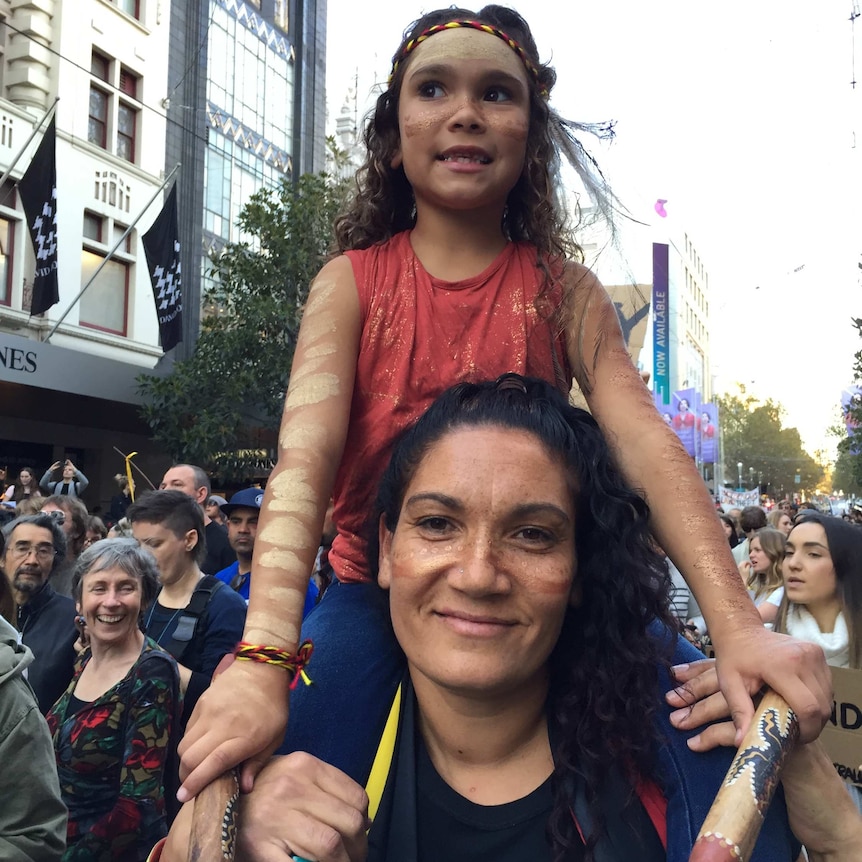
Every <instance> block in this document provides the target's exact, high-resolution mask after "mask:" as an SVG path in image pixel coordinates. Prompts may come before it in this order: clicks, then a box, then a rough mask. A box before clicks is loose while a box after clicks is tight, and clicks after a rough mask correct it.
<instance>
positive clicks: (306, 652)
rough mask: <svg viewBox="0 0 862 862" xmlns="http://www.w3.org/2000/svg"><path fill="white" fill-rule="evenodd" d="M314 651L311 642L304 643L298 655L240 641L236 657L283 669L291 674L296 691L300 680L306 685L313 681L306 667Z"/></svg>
mask: <svg viewBox="0 0 862 862" xmlns="http://www.w3.org/2000/svg"><path fill="white" fill-rule="evenodd" d="M313 650H314V645H313V644H312V642H311V641H303V642H302V644H300V647H299V649H298V650H297V651H296V654H294V653H292V652H290V651H289V650H286V649H279V648H278V647H274V646H264V645H263V644H250V643H246V642H245V641H240V642H239V643H238V644H237V645H236V649H235V650H234V655H235V656H236V657H237V658H238V659H242V660H243V661H257V662H261V663H263V664H274V665H275V666H276V667H283V668H284V669H285V670H286V671H288V672H289V673H290V674H291V677H292V679H291V683H290V687H291V689H294V688H296V686H297V684H298V683H299V680H300V678H301V679H302V681H303V682H304V683H305V684H306V685H311V680H310V679H309V677H308V674H307V673H306V672H305V666H306V665H307V664H308V660H309V659H310V658H311V653H312V652H313Z"/></svg>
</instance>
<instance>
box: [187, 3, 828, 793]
mask: <svg viewBox="0 0 862 862" xmlns="http://www.w3.org/2000/svg"><path fill="white" fill-rule="evenodd" d="M555 77H556V76H555V73H554V71H553V69H551V68H550V67H549V66H546V65H543V64H542V63H541V62H540V60H539V56H538V51H537V48H536V46H535V43H534V41H533V38H532V35H531V33H530V30H529V27H528V26H527V24H526V22H525V21H524V20H523V19H522V18H521V17H520V16H519V15H518V14H517V13H515V12H514V11H512V10H510V9H506V8H504V7H499V6H489V7H487V8H485V9H484V10H482V11H481V12H479V13H478V14H476V13H473V12H470V11H467V10H462V9H443V10H439V11H437V12H432V13H429V14H428V15H425V16H424V17H423V18H422V19H420V20H419V21H418V22H416V24H415V25H413V26H412V27H411V28H410V31H409V32H408V33H407V35H406V37H405V39H404V41H403V43H402V45H401V46H400V47H399V49H398V51H397V53H396V55H395V57H394V62H393V67H392V76H391V80H390V83H389V85H388V87H387V89H386V90H385V91H384V92H383V93H382V95H381V96H380V97H379V99H378V101H377V106H376V109H375V111H374V114H373V116H372V117H371V118H370V119H369V121H368V125H367V127H366V131H365V142H366V145H367V147H368V157H367V160H366V163H365V165H364V167H363V169H362V170H361V171H360V175H359V177H358V190H357V194H356V197H355V199H354V202H353V204H352V206H351V208H350V209H349V210H348V212H347V213H346V214H345V215H344V216H343V217H342V218H341V219H340V220H339V222H338V223H337V226H336V232H337V238H338V243H339V249H340V251H341V252H343V253H342V254H341V255H340V256H338V257H336V258H334V259H333V260H331V261H330V262H329V263H327V264H326V265H325V266H324V267H323V269H322V270H321V272H320V273H319V275H318V276H317V278H316V279H315V280H314V283H313V285H312V287H311V291H310V293H309V297H308V302H307V304H306V308H305V312H304V317H303V321H302V328H301V332H300V336H299V341H298V344H297V349H296V353H295V357H294V361H293V367H292V372H291V380H290V385H289V388H288V392H287V398H286V403H285V413H284V419H283V422H282V429H281V434H280V439H279V460H278V464H277V466H276V469H275V470H274V471H273V474H272V476H271V479H270V481H269V483H268V485H267V488H266V495H265V498H264V504H263V508H262V510H261V516H260V523H259V529H258V535H257V541H256V545H255V557H254V566H253V577H252V590H251V598H250V604H249V614H248V619H247V623H246V628H245V633H244V639H245V641H246V643H247V646H246V647H244V649H245V650H246V657H251V656H254V655H257V656H258V657H259V658H260V657H262V656H264V655H265V651H261V650H259V649H257V647H260V646H269V647H277V648H280V649H281V650H286V651H288V652H291V653H293V652H295V651H296V649H297V647H298V645H299V642H300V639H301V638H300V620H301V616H302V606H303V599H304V596H305V592H306V586H307V584H308V579H309V575H310V573H311V571H312V567H313V564H314V559H315V554H316V552H317V548H318V544H319V540H320V535H321V530H322V524H323V518H324V513H325V511H326V508H327V503H328V501H329V497H330V494H332V496H333V497H334V500H335V514H334V520H335V524H336V527H337V530H338V535H337V536H336V538H335V541H334V543H333V546H332V550H331V552H330V562H331V563H332V565H333V568H334V571H335V573H336V576H337V578H338V582H337V583H335V584H333V586H332V587H331V588H330V589H329V590H328V591H327V595H326V600H325V601H324V602H322V603H321V605H320V606H319V607H318V608H317V609H316V610H315V612H314V613H313V614H311V615H310V617H309V619H308V622H307V625H306V628H305V630H304V631H303V636H304V637H310V638H311V639H312V640H314V639H315V638H316V641H315V654H314V658H313V662H314V664H313V666H315V667H318V668H319V669H321V672H323V670H324V668H325V670H326V673H325V675H326V676H327V678H330V679H331V678H332V677H331V676H330V675H329V671H330V668H331V666H334V667H335V668H336V670H337V672H338V673H339V674H340V676H339V677H337V678H338V679H340V680H341V681H342V683H341V687H340V688H339V687H338V686H332V685H330V686H329V687H328V688H329V690H328V691H323V687H322V686H310V687H308V688H304V687H302V686H300V689H303V688H304V690H302V691H301V692H299V689H298V690H297V691H295V692H294V693H293V695H292V697H291V715H292V716H293V718H294V720H293V721H291V725H290V728H289V730H288V743H289V744H290V746H291V747H295V748H303V747H306V745H307V744H308V741H307V740H306V739H304V738H303V736H302V731H303V728H310V727H311V725H312V724H313V725H318V724H319V723H320V721H321V720H323V721H325V722H326V724H327V725H328V727H329V728H331V729H332V738H331V739H330V740H328V741H327V742H326V743H325V744H323V745H322V746H321V745H320V741H319V739H318V740H317V743H318V748H317V749H316V750H315V752H314V753H316V754H318V755H319V756H320V757H322V758H323V759H324V760H327V761H329V762H332V763H335V765H337V766H339V767H340V768H342V769H344V770H345V771H347V772H348V773H349V774H352V775H353V776H354V777H356V778H358V779H359V780H362V779H363V773H364V772H367V769H368V768H369V766H370V760H369V756H368V754H367V752H356V751H354V750H353V747H351V746H350V745H349V740H350V734H348V733H343V732H342V729H343V728H344V727H345V726H347V725H348V724H350V723H353V722H356V721H363V722H368V723H370V724H371V725H373V726H378V725H382V722H383V721H385V711H386V708H387V707H386V704H388V703H389V702H390V700H391V697H390V695H391V692H392V691H393V690H394V687H395V686H396V685H397V681H398V679H399V678H400V675H401V663H400V660H399V658H398V651H397V648H396V647H395V646H394V644H393V640H392V637H391V634H389V633H388V632H387V631H385V630H383V631H381V630H380V627H379V626H376V627H375V626H373V625H370V624H368V623H369V621H370V620H372V619H374V615H373V614H371V612H370V611H369V606H370V604H371V603H372V602H373V599H372V592H371V585H370V584H369V565H368V561H367V548H366V544H365V542H364V540H363V537H362V532H363V531H362V527H363V524H364V521H365V519H366V517H367V515H368V512H369V510H370V507H371V502H372V500H371V495H372V494H373V491H374V488H375V487H376V484H377V481H378V479H379V477H380V475H381V473H382V471H383V467H384V465H385V463H386V460H387V456H388V453H389V451H390V448H391V446H392V443H393V441H394V439H395V438H396V437H397V436H398V434H399V433H400V432H401V430H402V429H404V428H405V427H407V426H408V425H409V424H410V423H411V422H412V421H414V420H415V419H416V418H417V417H418V416H419V415H421V413H422V412H423V411H424V410H425V409H426V408H427V407H428V406H429V405H430V404H431V402H432V401H433V400H434V398H435V397H436V396H437V395H439V394H440V393H441V392H442V391H444V390H445V389H446V388H447V387H448V386H449V385H451V384H452V383H455V382H458V381H461V380H482V379H494V378H496V377H498V376H499V375H501V374H504V373H506V372H518V373H521V374H528V375H531V376H536V377H541V378H543V379H544V380H546V381H548V382H550V383H553V384H555V385H556V386H557V387H558V388H559V389H560V390H561V391H562V392H566V393H568V391H569V389H570V387H571V385H572V380H573V378H574V380H575V381H576V383H577V385H578V387H579V388H580V390H581V393H582V394H583V396H584V397H585V398H586V401H587V403H588V405H589V407H590V410H591V411H592V414H593V416H594V417H595V418H596V420H597V421H598V423H599V425H600V427H601V428H602V430H603V432H604V433H605V434H606V436H607V438H608V442H609V444H610V445H611V447H612V450H613V454H614V457H615V459H616V461H617V463H618V465H619V467H620V469H621V470H622V472H623V474H624V476H625V477H626V479H627V481H628V482H629V484H630V485H632V486H633V487H636V488H638V489H641V490H642V492H643V493H644V494H645V496H646V497H647V499H648V501H649V502H650V504H651V506H652V512H653V519H652V528H653V532H654V534H655V536H656V539H657V541H658V542H659V544H660V545H661V546H662V547H663V548H665V549H666V551H667V552H668V555H669V556H670V557H671V559H672V560H673V562H674V563H675V564H676V565H677V567H678V568H679V569H680V570H681V571H682V572H683V573H684V574H685V576H686V578H687V580H688V582H689V584H690V586H691V587H692V589H693V590H694V593H695V595H696V597H697V600H698V602H699V604H700V605H701V607H704V608H708V609H709V611H708V612H709V614H710V616H711V619H710V623H711V627H712V630H713V636H714V639H715V642H716V644H717V647H718V650H717V652H718V655H719V656H720V662H721V676H722V683H723V688H724V691H725V694H726V695H727V697H728V700H729V702H730V704H731V708H732V711H733V713H734V717H735V720H736V721H737V724H738V726H739V728H740V732H741V731H742V729H744V727H746V726H747V724H748V722H749V720H750V718H751V716H752V714H753V706H752V703H751V699H750V692H754V691H756V690H758V689H759V688H760V686H761V684H762V683H763V682H764V681H766V682H767V683H769V684H771V685H773V686H774V687H776V688H777V689H778V690H779V691H780V692H781V693H782V694H784V695H785V696H786V697H787V698H788V699H789V700H790V702H791V705H792V706H793V707H794V708H795V709H796V711H797V712H798V713H799V715H800V718H801V719H802V725H803V735H804V736H805V737H806V738H811V737H813V736H814V735H816V733H817V732H819V729H820V727H821V726H822V723H823V722H824V721H825V720H826V718H827V717H828V714H829V709H830V704H829V702H828V698H826V696H825V694H824V692H825V691H827V690H828V684H827V683H826V682H825V676H826V674H827V671H826V669H825V667H821V665H822V658H821V657H819V655H818V654H817V651H816V650H813V649H812V650H805V649H803V650H801V651H800V649H799V646H798V645H796V644H793V643H792V642H790V641H788V640H783V639H781V638H778V637H777V636H775V635H773V634H771V633H769V632H767V631H765V630H764V628H763V626H762V623H761V620H760V617H759V616H758V614H757V613H756V611H755V609H754V607H753V605H752V604H751V602H750V600H749V599H748V597H747V596H746V595H745V589H744V586H743V584H742V583H741V582H740V579H739V575H738V573H737V571H736V567H735V565H734V564H733V561H732V559H731V557H730V552H729V549H728V546H727V540H726V539H725V537H724V535H723V531H722V529H721V527H720V525H719V524H718V522H717V519H716V518H715V514H714V507H713V504H712V501H711V499H710V498H709V495H708V494H707V492H706V490H705V488H704V485H703V482H702V480H701V478H700V476H699V475H698V473H697V470H696V469H695V467H694V465H693V463H692V461H691V459H690V458H689V457H688V456H687V455H686V453H685V451H684V450H683V448H682V446H681V444H680V443H679V440H678V438H677V437H676V435H675V434H674V433H673V431H672V430H671V429H670V428H668V427H667V425H666V424H665V423H664V422H663V421H662V420H661V418H660V416H659V415H658V413H657V412H656V410H655V406H654V403H653V399H652V396H651V394H650V393H649V391H648V390H647V388H646V386H645V385H644V383H643V381H642V379H641V377H640V374H639V373H638V371H637V369H636V368H635V367H634V366H633V364H632V362H631V359H630V358H629V355H628V351H627V349H626V345H625V341H624V339H623V336H622V332H621V329H620V326H619V321H618V318H617V314H616V310H615V308H614V306H613V303H612V302H611V301H610V299H609V297H608V295H607V293H606V292H605V290H604V289H603V288H602V286H601V285H600V284H599V282H598V281H597V279H596V278H595V276H594V275H593V274H592V273H591V272H590V271H589V270H587V269H586V268H585V267H584V266H583V265H582V264H581V263H580V262H579V261H580V260H581V259H582V254H581V250H580V248H579V247H578V246H577V245H576V244H575V243H574V241H573V240H571V238H570V232H569V228H568V226H567V225H566V222H565V218H564V216H563V213H562V212H561V209H560V207H559V204H558V201H557V194H556V188H555V183H556V176H557V175H556V168H557V166H558V163H559V153H560V152H561V151H562V152H563V154H564V155H565V156H566V157H567V158H568V159H569V160H570V161H572V162H573V164H574V165H575V167H576V168H577V169H579V172H580V174H581V176H582V178H583V179H584V180H585V183H586V186H587V189H588V191H589V192H590V193H591V194H593V195H594V196H595V198H596V201H597V202H598V204H599V205H601V204H602V203H607V201H608V194H607V191H606V189H605V187H604V185H603V182H602V180H601V178H599V179H598V180H597V179H596V177H595V174H594V172H593V173H591V171H590V166H591V165H592V162H591V160H590V159H589V157H588V156H587V155H586V154H585V152H584V151H583V149H582V148H581V147H580V145H579V144H578V143H577V141H576V140H575V139H574V138H573V136H572V129H573V128H575V127H574V126H573V125H572V124H569V123H566V122H564V121H563V120H561V118H560V117H559V116H558V115H557V114H556V113H555V112H553V111H552V110H551V109H550V107H549V105H548V96H549V93H550V91H551V89H552V87H553V85H554V82H555ZM312 676H313V674H312ZM290 680H291V675H290V674H287V673H284V671H283V669H282V668H281V667H278V666H274V665H272V664H268V663H265V662H263V661H259V662H256V661H242V662H235V663H234V664H233V665H232V666H231V667H230V668H229V669H228V670H227V671H226V672H225V673H224V674H223V675H222V676H220V677H219V678H218V679H217V680H216V681H215V683H214V685H213V686H212V687H211V688H210V690H209V691H208V692H207V694H206V695H205V696H204V697H203V698H202V700H201V702H200V703H199V705H198V708H197V709H196V711H195V715H194V716H193V718H192V721H191V723H190V724H189V728H188V731H187V734H186V737H185V739H184V741H183V743H182V748H181V753H182V757H183V765H184V771H185V773H186V781H185V783H184V787H183V790H182V792H181V798H182V799H185V798H187V797H188V796H191V795H194V794H196V793H197V792H198V791H199V790H200V789H201V788H202V787H204V786H205V785H206V784H207V783H209V782H210V781H211V780H213V779H214V778H215V777H216V776H217V775H218V774H219V773H220V772H221V771H222V770H223V769H224V768H225V767H226V766H227V765H230V764H236V763H239V762H242V761H245V762H246V766H245V768H244V770H243V774H242V786H243V787H244V788H245V789H249V788H250V786H251V783H252V779H253V776H254V774H255V773H256V772H257V771H259V769H260V768H261V766H262V765H263V763H264V762H265V761H266V759H267V757H268V756H269V754H271V752H272V751H273V750H274V748H275V747H276V746H277V744H278V742H279V741H280V740H281V739H282V736H283V732H284V727H285V724H286V721H287V714H288V685H289V683H290ZM372 755H373V752H372Z"/></svg>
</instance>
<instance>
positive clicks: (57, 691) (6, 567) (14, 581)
mask: <svg viewBox="0 0 862 862" xmlns="http://www.w3.org/2000/svg"><path fill="white" fill-rule="evenodd" d="M3 538H4V539H5V550H4V552H3V571H4V572H5V575H6V578H7V579H8V581H9V585H10V586H11V588H12V594H13V596H14V598H15V603H16V604H17V606H18V613H17V620H16V622H17V626H18V631H20V632H21V640H22V641H23V642H24V644H26V645H27V646H28V647H30V649H31V650H32V651H33V655H34V656H35V658H34V661H33V664H32V665H31V666H30V670H29V675H28V680H29V682H30V685H31V686H32V687H33V691H34V692H35V693H36V699H37V700H38V701H39V709H40V711H41V712H42V713H43V714H44V713H46V712H48V710H49V709H50V708H51V707H52V706H53V705H54V702H55V701H56V700H57V698H59V697H60V695H61V694H62V693H63V692H64V691H65V690H66V687H67V686H68V685H69V681H70V680H71V679H72V673H73V671H74V665H75V659H76V653H75V647H74V644H75V641H76V640H77V637H78V630H77V629H76V627H75V603H74V602H73V601H72V599H70V598H68V597H67V596H61V595H59V594H58V593H56V592H54V590H53V588H52V587H51V585H50V584H49V583H48V581H49V579H50V577H51V575H52V573H53V572H54V570H55V568H56V567H57V566H58V565H61V564H62V562H63V558H64V557H65V555H66V537H65V535H64V534H63V528H62V527H61V526H60V525H59V523H58V522H57V521H56V520H55V519H54V518H52V517H51V516H50V515H43V514H41V513H40V514H38V515H23V516H22V517H20V518H16V519H15V520H14V521H10V522H9V523H8V524H6V526H5V527H4V528H3Z"/></svg>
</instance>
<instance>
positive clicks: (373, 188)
mask: <svg viewBox="0 0 862 862" xmlns="http://www.w3.org/2000/svg"><path fill="white" fill-rule="evenodd" d="M457 19H469V20H473V21H479V22H481V23H484V24H488V25H491V26H493V27H496V28H498V29H500V30H502V31H503V32H505V33H506V34H508V35H509V36H511V37H512V38H513V39H515V40H516V41H517V42H518V43H519V44H520V45H521V47H522V48H523V49H524V51H525V52H526V53H527V55H528V56H529V57H530V59H531V60H532V62H533V63H534V64H535V66H536V68H537V70H538V76H537V77H536V76H533V75H532V74H530V75H527V78H528V81H529V88H530V126H529V131H528V136H527V155H526V160H525V163H524V169H523V172H522V174H521V177H520V179H519V180H518V182H517V184H516V185H515V187H514V188H513V189H512V191H511V192H510V193H509V199H508V202H507V207H506V212H505V215H504V217H503V231H504V233H505V235H506V236H507V237H508V238H509V239H511V240H514V241H519V240H523V241H528V242H531V243H533V244H534V245H535V246H536V249H537V251H538V265H539V266H540V268H541V269H542V270H543V271H544V272H545V275H546V277H547V278H548V280H549V281H550V280H551V273H550V269H549V267H548V265H547V263H546V262H547V261H552V260H561V259H562V260H566V259H576V260H582V258H583V254H582V250H581V248H580V246H579V245H578V244H577V243H576V242H575V241H574V239H573V238H572V232H571V231H569V230H567V229H566V228H567V215H566V212H565V208H564V207H563V206H562V205H561V203H560V201H559V199H558V197H557V191H556V185H557V184H556V182H555V177H556V175H557V172H558V168H559V164H560V158H559V150H560V148H561V142H560V140H559V136H560V134H561V132H560V129H559V128H555V127H559V125H560V123H561V122H562V121H559V119H558V118H557V121H556V122H552V121H551V114H552V112H551V110H550V108H549V106H548V102H547V98H546V96H543V95H542V91H545V93H549V92H550V91H551V89H552V87H553V86H554V83H555V82H556V78H557V76H556V72H555V71H554V70H553V68H551V67H550V66H548V65H546V64H543V63H541V62H540V60H539V52H538V49H537V48H536V43H535V40H534V39H533V35H532V33H531V32H530V27H529V25H528V24H527V22H526V21H525V20H524V19H523V18H522V17H521V16H520V15H519V14H518V13H517V12H515V11H514V10H512V9H508V8H506V7H504V6H494V5H491V6H485V7H484V8H483V9H481V10H480V11H479V12H471V11H470V10H468V9H458V8H455V7H452V8H449V9H438V10H436V11H434V12H429V13H428V14H426V15H423V16H422V17H421V18H420V19H419V20H418V21H416V22H414V23H413V24H412V25H411V26H410V27H409V28H408V29H407V30H406V31H405V33H404V39H403V41H402V43H401V45H399V47H398V51H396V53H395V55H394V57H393V63H394V62H395V61H396V60H398V59H400V57H401V54H402V51H403V50H404V46H405V45H406V44H407V42H409V41H410V40H412V39H414V38H415V37H416V36H418V35H419V34H421V33H422V32H423V31H425V30H427V29H428V28H429V27H433V26H434V25H436V24H442V23H445V22H447V21H454V20H457ZM410 60H411V57H410V56H408V57H407V58H406V59H405V60H403V61H402V62H400V63H398V67H397V69H396V71H395V74H394V76H393V78H392V81H391V83H390V84H389V86H388V88H387V89H386V90H385V92H383V93H382V94H381V95H380V96H379V97H378V99H377V103H376V106H375V109H374V111H373V113H371V114H370V115H369V117H368V119H367V121H366V126H365V131H364V136H363V139H364V142H365V146H366V151H367V156H366V159H365V163H364V164H363V165H362V167H361V168H360V169H359V171H358V173H357V175H356V183H357V190H356V194H355V196H354V198H353V201H352V203H351V205H350V206H349V208H348V210H347V211H346V212H345V213H344V214H342V215H341V216H340V217H339V218H338V219H337V220H336V224H335V235H336V242H337V245H338V250H339V251H340V252H344V251H347V250H350V249H363V248H368V247H369V246H371V245H374V244H375V243H380V242H384V241H385V240H387V239H389V238H390V237H392V236H393V235H395V234H396V233H399V232H401V231H404V230H408V229H410V228H411V227H413V224H414V222H415V209H414V201H413V191H412V189H411V187H410V183H409V182H408V180H407V177H406V176H405V174H404V169H403V168H402V167H398V168H397V169H393V168H392V167H391V162H392V159H393V157H394V156H395V154H396V151H397V148H398V144H399V130H398V104H399V97H400V94H401V87H402V84H403V81H404V72H405V69H406V68H407V67H408V66H409V64H410ZM569 126H570V127H571V128H579V129H584V130H588V131H595V128H593V127H586V126H576V125H575V124H569ZM569 137H570V140H569V141H568V145H572V142H573V141H574V139H573V138H572V137H571V135H569ZM575 143H576V142H575ZM562 147H563V148H565V147H566V143H563V144H562ZM577 147H579V145H577ZM578 155H579V158H582V159H583V160H584V161H585V162H589V163H590V165H589V166H586V165H585V167H588V169H589V170H593V169H596V168H595V163H594V162H592V160H591V159H590V157H589V156H588V155H587V154H586V152H585V151H583V149H582V148H581V149H580V152H579V154H578Z"/></svg>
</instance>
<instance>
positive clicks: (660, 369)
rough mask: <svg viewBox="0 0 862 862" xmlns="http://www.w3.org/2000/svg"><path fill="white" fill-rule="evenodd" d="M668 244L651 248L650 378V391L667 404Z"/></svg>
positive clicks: (668, 327) (657, 244)
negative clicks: (651, 381) (651, 383)
mask: <svg viewBox="0 0 862 862" xmlns="http://www.w3.org/2000/svg"><path fill="white" fill-rule="evenodd" d="M669 272H670V267H669V263H668V247H667V243H660V242H654V243H653V244H652V345H653V346H652V376H653V391H654V392H656V394H658V395H660V396H661V400H662V402H663V403H664V404H668V403H670V322H669V317H670V315H669V314H668V310H669V309H668V297H669Z"/></svg>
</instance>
